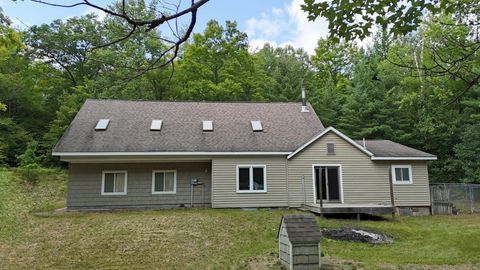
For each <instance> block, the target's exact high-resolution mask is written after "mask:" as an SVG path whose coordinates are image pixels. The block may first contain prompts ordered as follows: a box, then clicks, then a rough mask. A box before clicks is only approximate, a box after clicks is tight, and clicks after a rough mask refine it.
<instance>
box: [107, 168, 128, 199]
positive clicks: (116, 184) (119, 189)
mask: <svg viewBox="0 0 480 270" xmlns="http://www.w3.org/2000/svg"><path fill="white" fill-rule="evenodd" d="M126 194H127V171H104V172H103V174H102V195H126Z"/></svg>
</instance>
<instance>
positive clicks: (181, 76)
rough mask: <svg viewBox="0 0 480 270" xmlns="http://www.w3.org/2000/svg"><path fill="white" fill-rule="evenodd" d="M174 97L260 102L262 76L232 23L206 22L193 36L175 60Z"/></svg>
mask: <svg viewBox="0 0 480 270" xmlns="http://www.w3.org/2000/svg"><path fill="white" fill-rule="evenodd" d="M177 71H178V74H177V75H178V76H176V80H177V82H176V84H177V92H176V98H179V99H183V100H261V99H263V97H262V94H261V90H262V89H263V87H264V86H265V81H266V77H265V74H264V73H263V72H262V71H261V70H259V69H258V68H257V65H256V64H255V59H254V58H253V57H252V55H251V54H250V53H249V52H248V38H247V35H246V34H245V33H243V32H241V31H239V30H238V29H237V24H236V23H235V22H229V21H227V22H226V25H225V27H224V26H222V25H220V24H219V23H218V22H217V21H214V20H212V21H209V22H208V24H207V27H206V29H205V31H204V32H203V33H201V34H200V33H199V34H194V35H193V40H192V42H191V43H189V44H187V45H186V46H185V51H184V53H183V55H182V57H181V58H180V59H179V61H178V69H177Z"/></svg>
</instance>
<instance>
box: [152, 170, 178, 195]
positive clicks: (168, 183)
mask: <svg viewBox="0 0 480 270" xmlns="http://www.w3.org/2000/svg"><path fill="white" fill-rule="evenodd" d="M176 191H177V171H174V170H169V171H153V173H152V194H175V193H176Z"/></svg>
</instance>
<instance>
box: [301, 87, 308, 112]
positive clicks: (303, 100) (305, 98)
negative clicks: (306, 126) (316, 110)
mask: <svg viewBox="0 0 480 270" xmlns="http://www.w3.org/2000/svg"><path fill="white" fill-rule="evenodd" d="M302 112H309V110H308V108H307V94H306V93H305V87H302Z"/></svg>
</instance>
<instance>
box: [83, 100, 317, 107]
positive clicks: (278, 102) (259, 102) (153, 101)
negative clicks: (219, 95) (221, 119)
mask: <svg viewBox="0 0 480 270" xmlns="http://www.w3.org/2000/svg"><path fill="white" fill-rule="evenodd" d="M86 101H89V102H91V101H102V102H103V101H107V102H115V101H121V102H152V103H203V104H208V103H211V104H215V103H220V104H301V103H302V102H301V101H254V100H253V101H210V100H140V99H139V100H130V99H92V98H89V99H87V100H86ZM309 104H310V103H309ZM310 106H311V105H310Z"/></svg>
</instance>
